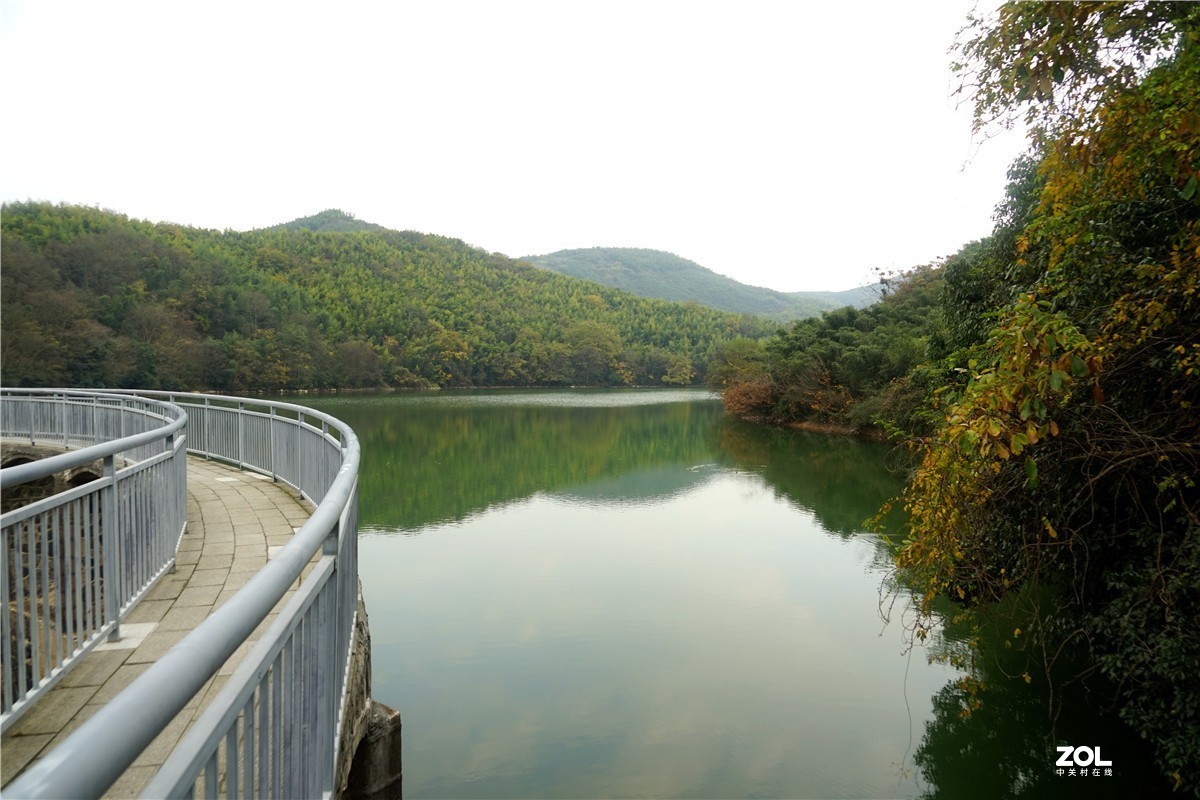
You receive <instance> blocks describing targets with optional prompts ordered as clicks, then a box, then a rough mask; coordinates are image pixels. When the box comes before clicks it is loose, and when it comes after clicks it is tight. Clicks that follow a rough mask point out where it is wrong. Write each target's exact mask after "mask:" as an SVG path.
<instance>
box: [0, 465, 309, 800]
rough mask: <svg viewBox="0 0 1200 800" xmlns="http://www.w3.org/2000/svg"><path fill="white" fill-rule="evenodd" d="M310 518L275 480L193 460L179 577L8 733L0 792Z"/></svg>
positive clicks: (153, 756)
mask: <svg viewBox="0 0 1200 800" xmlns="http://www.w3.org/2000/svg"><path fill="white" fill-rule="evenodd" d="M308 517H309V507H308V506H307V505H306V504H304V503H303V502H302V501H300V500H299V499H298V498H297V497H296V496H295V495H293V494H292V493H291V492H290V491H288V490H286V489H284V488H283V487H282V485H276V484H273V483H272V482H271V479H270V478H267V477H263V476H260V475H258V474H256V473H251V472H240V471H238V470H236V469H233V468H231V467H226V466H224V465H220V464H218V463H216V462H213V461H205V460H203V459H199V458H189V459H188V531H187V533H186V534H185V535H184V537H183V542H182V544H181V545H180V548H179V557H178V560H177V563H176V569H175V572H174V573H173V574H167V575H164V576H163V577H162V579H161V580H160V581H159V582H158V584H157V585H156V586H155V587H154V588H153V589H151V590H150V592H149V593H148V594H147V595H146V597H145V598H143V599H142V601H141V602H140V603H138V605H137V607H135V608H134V610H133V612H132V613H131V614H130V615H129V617H128V618H127V620H126V621H125V622H123V623H122V624H121V641H119V642H111V643H108V642H106V643H104V644H100V645H98V646H97V647H96V648H95V649H94V650H92V651H91V652H90V653H88V654H87V655H86V656H84V657H83V659H82V660H81V661H80V663H78V664H76V665H75V666H74V668H73V669H71V670H70V671H69V672H68V673H67V674H66V675H64V676H63V678H62V680H60V681H59V682H58V684H56V685H55V687H54V689H52V690H51V691H50V693H49V694H48V695H46V696H45V697H44V698H42V699H41V700H39V701H38V702H37V703H36V704H35V705H34V706H33V707H32V708H30V709H29V711H27V712H26V713H25V714H24V715H23V716H22V717H21V718H20V719H19V720H17V722H16V723H14V724H13V726H12V727H11V728H10V729H9V730H7V731H5V733H4V737H3V740H2V741H0V773H2V774H0V787H2V786H4V785H7V784H8V782H9V781H11V780H12V779H13V778H15V777H16V776H17V775H19V774H20V773H21V772H22V771H23V770H24V769H25V768H26V767H27V766H29V765H30V764H32V763H33V762H35V761H36V760H37V759H38V758H39V757H40V756H41V755H42V754H44V753H48V752H49V751H50V750H51V749H53V748H54V747H55V746H56V745H57V744H58V743H59V742H60V741H61V740H63V739H64V738H66V737H67V736H68V735H69V734H70V733H71V732H72V731H73V730H75V728H77V727H79V725H81V724H82V723H83V721H84V720H86V719H87V718H88V717H90V716H91V715H92V714H94V713H95V712H96V710H97V709H98V708H100V707H101V706H103V705H104V703H106V702H108V700H110V699H111V698H112V697H115V696H116V694H117V693H118V692H119V691H121V690H122V689H124V688H125V687H126V686H128V685H129V683H130V681H132V680H133V679H134V678H135V677H137V676H138V675H139V674H141V673H142V672H143V671H144V670H145V669H146V668H147V667H148V666H149V665H150V664H152V663H153V662H154V661H156V660H157V659H158V658H159V657H160V656H162V655H163V654H164V653H165V652H166V651H167V650H168V649H170V648H171V646H172V645H174V644H175V643H176V642H178V641H179V640H180V639H182V638H183V637H184V635H185V634H187V632H188V631H190V630H191V629H192V628H194V627H195V626H196V625H198V624H199V623H200V622H201V621H203V620H204V619H205V618H206V617H207V616H208V615H209V614H211V613H212V612H213V610H214V609H216V608H218V607H219V606H220V605H221V604H222V603H224V602H225V601H226V600H228V599H229V598H230V597H232V596H233V595H234V594H235V593H236V592H237V590H238V589H239V588H241V587H242V586H243V585H244V584H245V583H246V582H247V581H248V580H250V577H251V576H252V575H254V573H255V572H257V571H258V570H259V569H260V568H262V567H263V566H264V565H265V564H266V563H267V559H268V558H270V557H271V556H272V555H273V554H274V553H275V552H276V551H278V549H279V548H280V547H281V546H283V545H284V544H286V543H287V541H288V540H289V539H290V538H291V537H292V534H293V533H294V532H295V530H296V528H298V527H299V526H300V525H302V524H303V523H304V522H305V521H306V520H307V519H308ZM294 590H295V586H293V587H292V590H291V591H294ZM291 591H289V592H288V594H287V595H285V596H284V597H283V599H281V600H280V601H279V605H277V606H276V612H277V611H278V610H279V609H280V608H282V606H283V604H284V603H286V602H287V601H288V599H289V597H290V595H291ZM275 615H276V614H275V612H273V613H272V614H271V615H270V616H268V617H267V619H266V620H264V621H263V623H262V625H260V626H259V628H258V630H256V631H255V632H254V634H253V635H252V636H251V638H250V640H249V641H248V642H247V643H245V644H243V645H242V646H241V647H240V648H239V649H238V650H237V652H235V653H234V654H233V656H231V657H230V659H229V660H228V661H226V662H225V665H224V666H223V667H221V669H220V670H219V671H218V673H217V675H216V676H214V677H213V678H212V679H211V680H209V682H208V684H206V685H205V687H204V689H202V690H201V691H200V693H199V694H197V695H196V697H195V698H193V699H192V701H191V702H190V703H189V704H188V705H187V706H186V707H185V708H184V710H183V711H182V712H180V714H179V716H177V717H176V718H175V720H174V721H173V722H172V723H171V724H170V725H168V726H167V728H166V729H165V730H164V731H163V732H162V733H161V734H160V735H159V736H158V738H157V739H155V740H154V742H153V743H152V744H151V745H150V747H149V748H147V749H146V751H145V752H143V753H142V755H141V756H140V757H139V758H138V760H137V761H135V762H134V764H133V766H131V767H130V768H129V769H128V770H127V771H126V772H125V774H124V775H123V776H122V777H121V778H120V780H118V781H117V783H116V784H114V785H113V787H112V788H111V789H110V790H109V792H108V794H107V795H106V797H136V796H137V795H138V793H139V792H140V791H141V789H142V787H143V786H145V784H146V782H147V781H149V779H150V777H151V776H152V775H153V774H154V772H155V771H156V770H157V769H158V767H159V766H160V765H161V764H162V763H163V761H164V760H165V759H166V757H167V755H168V754H169V753H170V751H171V749H172V748H174V746H175V744H176V742H178V741H179V739H180V737H182V736H183V733H184V731H185V730H187V727H188V725H190V724H191V722H192V720H193V719H195V718H196V717H197V716H198V715H199V713H200V711H201V710H203V709H204V707H205V705H206V704H207V703H208V701H209V700H211V699H212V698H213V697H214V696H216V693H217V692H218V691H220V689H221V687H222V686H224V684H225V681H226V680H228V677H229V675H231V674H232V673H233V670H234V668H235V667H236V666H237V664H238V663H239V662H240V661H241V659H242V657H243V656H244V655H245V654H246V653H247V652H249V650H250V647H251V646H252V643H253V642H254V641H257V640H258V638H259V637H260V636H261V634H262V632H263V631H265V630H266V629H267V626H268V625H270V623H271V621H272V620H274V618H275Z"/></svg>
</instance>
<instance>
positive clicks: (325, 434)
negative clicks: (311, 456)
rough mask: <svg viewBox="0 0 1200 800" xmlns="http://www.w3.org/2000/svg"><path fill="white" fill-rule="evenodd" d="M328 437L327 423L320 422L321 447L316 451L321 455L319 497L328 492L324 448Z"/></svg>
mask: <svg viewBox="0 0 1200 800" xmlns="http://www.w3.org/2000/svg"><path fill="white" fill-rule="evenodd" d="M328 437H329V423H328V422H326V421H325V420H321V446H320V448H319V449H318V450H317V452H318V453H320V454H321V497H324V496H325V493H326V492H328V491H329V459H328V458H327V457H326V456H325V448H326V447H327V444H326V442H325V440H326V439H327V438H328ZM318 502H319V501H318Z"/></svg>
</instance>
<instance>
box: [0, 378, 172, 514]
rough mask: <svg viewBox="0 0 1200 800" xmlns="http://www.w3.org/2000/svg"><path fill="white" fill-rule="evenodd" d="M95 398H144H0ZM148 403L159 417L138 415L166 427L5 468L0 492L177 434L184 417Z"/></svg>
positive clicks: (84, 395)
mask: <svg viewBox="0 0 1200 800" xmlns="http://www.w3.org/2000/svg"><path fill="white" fill-rule="evenodd" d="M97 395H102V396H103V397H104V398H105V399H109V400H136V401H140V402H145V401H146V400H145V398H143V397H138V396H136V395H131V394H119V393H115V392H81V391H77V390H71V389H8V388H6V389H4V390H3V393H2V394H0V397H8V396H18V397H36V396H48V397H49V398H51V399H52V398H55V397H60V396H61V397H77V398H80V399H88V400H90V399H93V398H95V397H96V396H97ZM150 402H152V403H155V404H157V405H160V406H162V408H163V413H162V414H161V415H158V414H149V413H146V412H141V413H142V414H143V415H144V416H148V417H151V418H157V419H160V420H162V421H163V422H165V423H167V424H165V425H163V426H162V427H160V428H155V429H153V430H149V431H145V432H143V433H135V434H131V435H129V436H124V437H122V438H119V439H113V440H110V441H105V442H99V443H97V444H94V445H91V446H89V447H83V448H80V449H78V450H70V451H68V452H65V453H59V454H57V455H53V456H47V457H46V458H39V459H38V460H37V461H31V462H29V463H28V464H19V465H17V466H13V467H5V468H4V469H0V490H3V489H11V488H12V487H14V486H20V485H21V484H23V483H28V482H29V481H35V480H37V479H38V478H44V477H46V476H48V475H53V474H54V473H56V472H62V471H64V470H68V469H74V468H75V467H81V466H83V465H84V464H90V463H91V462H93V461H96V460H98V459H102V458H105V457H107V456H111V455H116V454H118V453H124V452H126V451H128V450H133V449H134V448H137V447H142V446H143V445H147V444H150V443H152V442H155V441H158V440H160V439H163V438H165V437H166V436H169V435H171V434H174V433H177V432H178V431H180V430H181V429H182V428H183V426H184V425H186V424H187V413H186V412H185V411H184V410H183V409H182V408H180V407H179V406H177V405H175V404H174V403H171V402H169V401H168V402H163V401H158V400H151V401H150ZM169 412H175V413H176V416H174V417H170V416H168V413H169Z"/></svg>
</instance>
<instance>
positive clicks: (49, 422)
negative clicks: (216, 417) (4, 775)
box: [0, 390, 187, 730]
mask: <svg viewBox="0 0 1200 800" xmlns="http://www.w3.org/2000/svg"><path fill="white" fill-rule="evenodd" d="M186 421H187V415H186V414H185V413H184V411H183V409H181V408H179V407H178V406H176V405H172V404H170V403H164V402H161V401H159V400H150V399H146V398H141V397H133V396H128V395H115V394H112V395H96V394H85V393H79V392H67V391H57V392H38V391H21V390H5V391H4V392H3V395H2V397H0V436H2V437H3V438H4V439H6V440H8V441H10V442H13V441H20V442H21V443H28V444H30V445H36V446H49V447H53V448H63V449H68V448H72V447H74V448H79V449H75V450H69V449H68V450H67V452H64V453H60V454H57V455H54V456H51V457H48V458H43V459H39V460H37V461H32V462H30V463H26V464H22V465H20V466H14V467H9V468H7V469H4V470H0V491H6V492H9V491H12V490H13V489H14V488H15V487H18V486H22V485H28V484H30V483H31V482H33V481H38V480H45V479H48V478H50V476H53V475H55V474H56V473H59V472H64V471H66V470H73V469H77V468H79V467H84V466H91V467H92V468H93V469H95V470H96V471H97V472H100V473H102V474H101V475H99V476H97V478H96V480H92V481H90V482H88V483H84V484H83V485H81V486H76V487H74V488H70V489H68V490H66V491H62V492H59V493H57V494H53V495H51V496H49V497H45V498H42V499H40V500H36V501H34V502H31V503H29V504H27V505H24V506H22V507H20V508H16V509H14V510H12V511H9V512H8V513H6V514H3V515H2V516H0V530H2V535H3V541H2V543H0V597H4V598H5V599H6V600H7V609H6V613H4V614H3V615H0V641H3V642H4V647H5V650H4V654H3V655H4V658H3V667H2V669H0V681H2V682H3V691H2V692H0V695H2V698H3V699H2V705H0V730H7V729H8V728H9V726H11V725H12V724H13V723H14V722H16V720H17V719H18V718H20V716H21V715H22V714H23V713H24V712H25V711H26V710H27V709H28V708H29V707H30V706H31V704H32V703H33V702H34V701H36V699H37V698H39V697H41V696H42V695H44V694H45V693H46V692H48V691H49V690H50V689H51V688H52V687H53V686H54V684H55V683H57V682H58V680H59V678H61V677H62V675H63V674H64V673H65V672H66V670H67V669H68V668H69V667H70V666H71V665H72V664H73V663H75V662H76V661H77V660H78V659H79V658H81V657H82V656H83V654H84V653H86V652H88V651H89V650H91V649H92V648H93V647H95V646H96V645H97V644H99V643H100V642H101V641H104V640H105V639H117V638H119V636H120V621H121V619H123V618H124V617H125V616H126V614H127V613H128V612H129V610H130V609H131V608H132V607H133V605H134V604H136V603H137V601H138V600H140V599H141V597H142V596H143V595H144V594H145V593H146V592H147V591H148V590H149V589H150V587H151V586H153V585H154V583H155V582H156V581H157V580H158V578H159V577H161V576H162V575H163V574H164V573H165V572H167V571H169V570H171V569H173V567H174V564H175V552H176V549H177V548H178V546H179V540H180V537H181V536H182V535H183V533H184V531H185V529H186V526H187V487H186V481H187V459H186V457H185V454H184V451H183V444H184V437H183V436H182V435H181V430H182V428H183V426H184V424H185V422H186Z"/></svg>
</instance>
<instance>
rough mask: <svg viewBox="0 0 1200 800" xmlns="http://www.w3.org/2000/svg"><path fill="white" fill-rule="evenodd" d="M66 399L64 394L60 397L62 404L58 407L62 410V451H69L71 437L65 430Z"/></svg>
mask: <svg viewBox="0 0 1200 800" xmlns="http://www.w3.org/2000/svg"><path fill="white" fill-rule="evenodd" d="M67 399H68V396H67V395H66V394H64V395H63V396H62V402H61V404H60V405H59V408H60V409H62V423H61V425H60V427H62V434H63V449H64V450H70V449H71V435H70V433H69V431H68V429H67Z"/></svg>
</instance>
